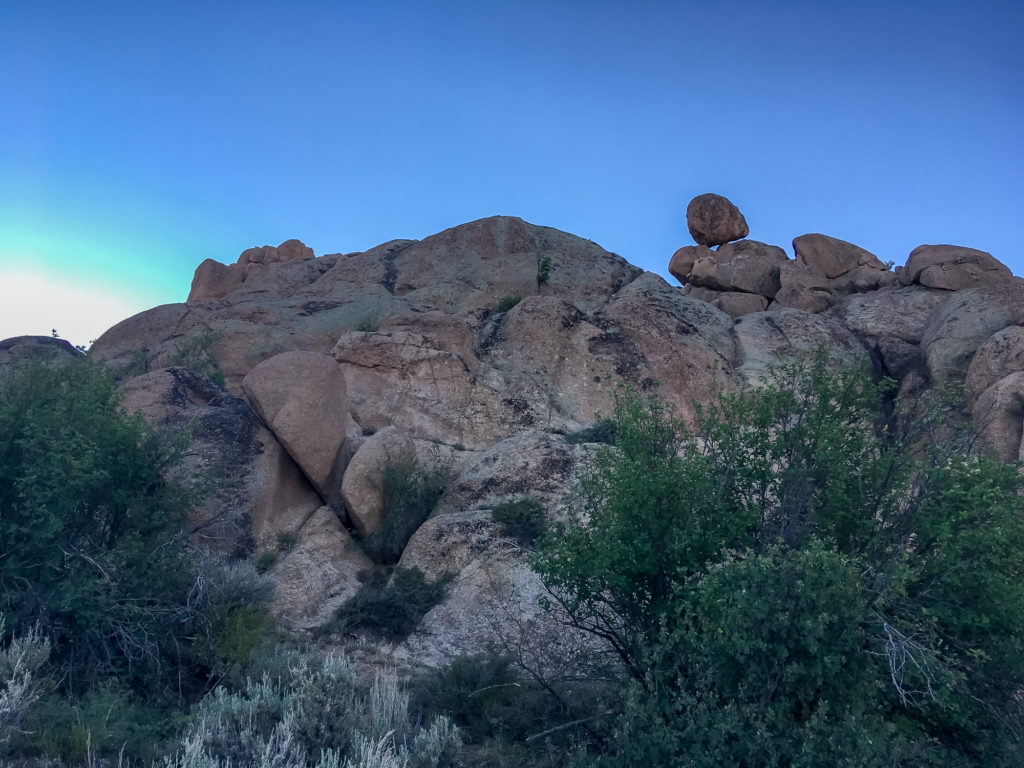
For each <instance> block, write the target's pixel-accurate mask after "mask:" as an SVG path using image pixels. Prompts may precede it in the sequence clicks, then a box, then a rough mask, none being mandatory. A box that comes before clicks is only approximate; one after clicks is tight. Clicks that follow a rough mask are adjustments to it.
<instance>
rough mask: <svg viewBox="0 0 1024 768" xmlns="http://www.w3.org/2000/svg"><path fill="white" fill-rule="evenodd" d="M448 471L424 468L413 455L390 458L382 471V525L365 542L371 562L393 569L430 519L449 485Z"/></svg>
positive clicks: (441, 468)
mask: <svg viewBox="0 0 1024 768" xmlns="http://www.w3.org/2000/svg"><path fill="white" fill-rule="evenodd" d="M448 477H449V471H448V467H447V466H446V465H444V464H441V463H436V464H434V465H433V466H432V467H424V466H422V465H421V464H420V463H419V461H418V460H417V459H416V455H415V454H414V453H412V452H408V453H405V452H402V453H400V454H399V455H396V456H389V457H388V459H387V461H386V462H385V464H384V466H383V467H381V470H380V489H381V497H382V501H383V522H382V523H381V526H380V528H378V529H377V530H376V531H374V532H373V533H371V534H370V535H369V536H367V537H366V538H365V539H364V540H363V549H364V550H365V551H366V554H367V555H369V556H370V559H371V560H373V561H374V562H376V563H381V564H383V565H394V564H395V563H397V562H398V560H399V558H400V557H401V556H402V552H403V551H404V550H405V545H406V544H408V543H409V539H410V538H412V535H413V534H414V533H416V530H417V529H418V528H419V527H420V526H421V525H423V523H424V521H426V519H427V518H428V517H430V513H431V512H432V511H433V510H434V507H435V506H436V505H437V502H438V499H440V498H441V494H442V493H443V492H444V489H445V486H446V485H447V483H448Z"/></svg>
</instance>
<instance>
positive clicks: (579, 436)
mask: <svg viewBox="0 0 1024 768" xmlns="http://www.w3.org/2000/svg"><path fill="white" fill-rule="evenodd" d="M617 430H618V425H617V424H616V422H615V421H614V420H613V419H601V420H600V421H598V422H597V423H596V424H594V426H592V427H587V428H586V429H581V430H580V431H579V432H574V433H573V434H571V435H567V436H566V438H565V442H567V443H569V444H571V445H580V444H583V443H604V444H605V445H615V433H616V431H617Z"/></svg>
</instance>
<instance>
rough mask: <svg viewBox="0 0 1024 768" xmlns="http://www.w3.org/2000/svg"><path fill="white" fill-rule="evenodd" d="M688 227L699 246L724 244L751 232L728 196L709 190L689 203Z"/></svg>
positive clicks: (687, 213) (687, 207)
mask: <svg viewBox="0 0 1024 768" xmlns="http://www.w3.org/2000/svg"><path fill="white" fill-rule="evenodd" d="M686 227H687V229H689V230H690V236H691V237H693V240H694V242H696V243H697V245H709V246H712V245H722V244H723V243H728V242H730V241H732V240H740V239H742V238H744V237H746V236H747V235H748V234H749V233H750V229H749V228H748V227H747V221H746V219H744V218H743V214H742V213H740V211H739V209H738V208H737V207H736V206H735V205H733V204H732V202H730V201H729V200H728V199H727V198H724V197H722V196H721V195H715V194H711V193H707V194H704V195H698V196H697V197H695V198H693V200H691V201H690V203H689V205H687V206H686Z"/></svg>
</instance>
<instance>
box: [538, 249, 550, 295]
mask: <svg viewBox="0 0 1024 768" xmlns="http://www.w3.org/2000/svg"><path fill="white" fill-rule="evenodd" d="M550 279H551V257H550V256H544V257H543V258H541V259H538V261H537V289H538V290H540V288H541V286H544V285H547V284H548V280H550Z"/></svg>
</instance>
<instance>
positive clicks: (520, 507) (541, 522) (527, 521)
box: [491, 498, 547, 545]
mask: <svg viewBox="0 0 1024 768" xmlns="http://www.w3.org/2000/svg"><path fill="white" fill-rule="evenodd" d="M491 518H492V519H493V520H494V522H496V523H502V524H504V525H505V527H506V529H507V531H508V534H509V535H510V536H512V537H513V538H515V539H518V540H519V541H521V542H523V543H524V544H527V545H531V544H533V543H534V542H535V541H536V540H537V539H538V537H540V536H541V535H542V534H543V533H544V530H545V529H546V527H547V521H546V519H545V516H544V507H543V505H542V504H541V503H540V502H539V501H537V499H534V498H522V499H512V500H509V501H503V502H501V503H500V504H498V505H497V506H495V507H494V509H492V510H491Z"/></svg>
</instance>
